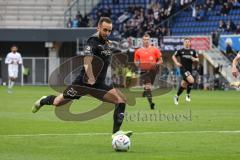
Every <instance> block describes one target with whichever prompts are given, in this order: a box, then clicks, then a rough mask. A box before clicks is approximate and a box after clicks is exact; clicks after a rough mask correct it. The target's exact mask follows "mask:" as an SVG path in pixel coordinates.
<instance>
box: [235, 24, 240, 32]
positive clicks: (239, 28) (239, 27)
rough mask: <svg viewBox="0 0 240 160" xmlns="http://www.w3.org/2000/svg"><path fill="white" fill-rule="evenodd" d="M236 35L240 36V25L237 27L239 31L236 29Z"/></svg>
mask: <svg viewBox="0 0 240 160" xmlns="http://www.w3.org/2000/svg"><path fill="white" fill-rule="evenodd" d="M235 33H236V34H240V24H239V25H237V29H236V32H235Z"/></svg>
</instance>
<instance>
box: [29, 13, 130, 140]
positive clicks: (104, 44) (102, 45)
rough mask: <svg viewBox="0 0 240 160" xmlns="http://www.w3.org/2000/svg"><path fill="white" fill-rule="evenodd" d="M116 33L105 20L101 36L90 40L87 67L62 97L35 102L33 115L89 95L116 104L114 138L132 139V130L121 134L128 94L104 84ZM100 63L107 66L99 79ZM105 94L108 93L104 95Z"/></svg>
mask: <svg viewBox="0 0 240 160" xmlns="http://www.w3.org/2000/svg"><path fill="white" fill-rule="evenodd" d="M111 31H112V21H111V19H110V18H108V17H101V18H100V20H99V22H98V27H97V33H95V34H94V35H93V36H91V37H90V38H89V39H88V40H87V46H86V47H85V49H84V55H83V56H84V57H83V62H84V67H83V69H82V71H81V72H80V74H79V75H78V76H77V78H76V79H75V81H74V82H73V83H72V85H70V86H68V87H67V89H66V90H65V91H64V92H63V93H62V94H60V95H58V96H54V95H50V96H43V97H41V98H40V99H39V100H38V101H36V102H35V104H34V106H33V108H32V112H33V113H36V112H37V111H38V110H39V109H40V108H41V107H43V106H44V105H54V106H56V107H57V106H61V105H64V104H66V103H68V102H70V101H71V100H73V99H79V98H80V97H81V96H84V95H86V94H89V95H91V96H93V97H95V98H97V99H99V100H101V101H105V102H109V103H113V104H115V105H116V106H115V110H114V115H113V120H114V123H113V136H112V138H113V137H114V136H115V135H117V134H125V135H127V136H131V134H132V131H125V132H123V131H120V127H121V125H122V122H123V119H124V111H125V106H126V98H125V97H124V95H123V94H122V93H121V92H120V91H119V90H117V89H116V88H114V87H113V86H108V85H106V84H105V83H104V81H105V77H106V73H107V68H108V66H109V64H110V60H111V56H112V53H111V50H110V44H111V41H109V40H108V36H109V35H110V34H111ZM99 60H101V62H102V63H103V65H102V70H101V71H100V73H98V75H97V76H96V74H95V73H96V70H98V69H99V67H100V68H101V66H99V65H96V64H97V63H98V62H99ZM79 86H83V87H87V88H88V89H81V87H80V88H79ZM103 91H104V92H103Z"/></svg>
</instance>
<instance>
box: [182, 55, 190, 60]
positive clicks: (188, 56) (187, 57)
mask: <svg viewBox="0 0 240 160" xmlns="http://www.w3.org/2000/svg"><path fill="white" fill-rule="evenodd" d="M182 57H183V58H186V59H191V58H192V56H191V55H183V56H182Z"/></svg>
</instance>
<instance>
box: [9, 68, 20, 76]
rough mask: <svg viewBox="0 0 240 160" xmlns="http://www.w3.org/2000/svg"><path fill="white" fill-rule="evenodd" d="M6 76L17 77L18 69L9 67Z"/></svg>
mask: <svg viewBox="0 0 240 160" xmlns="http://www.w3.org/2000/svg"><path fill="white" fill-rule="evenodd" d="M8 76H9V77H11V78H17V77H18V70H16V69H9V70H8Z"/></svg>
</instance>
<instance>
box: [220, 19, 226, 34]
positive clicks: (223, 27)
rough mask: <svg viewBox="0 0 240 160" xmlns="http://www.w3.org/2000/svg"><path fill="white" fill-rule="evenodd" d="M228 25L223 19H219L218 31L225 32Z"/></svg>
mask: <svg viewBox="0 0 240 160" xmlns="http://www.w3.org/2000/svg"><path fill="white" fill-rule="evenodd" d="M226 28H227V26H226V24H225V22H224V21H223V20H220V21H219V26H218V31H219V32H224V31H225V30H226Z"/></svg>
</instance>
